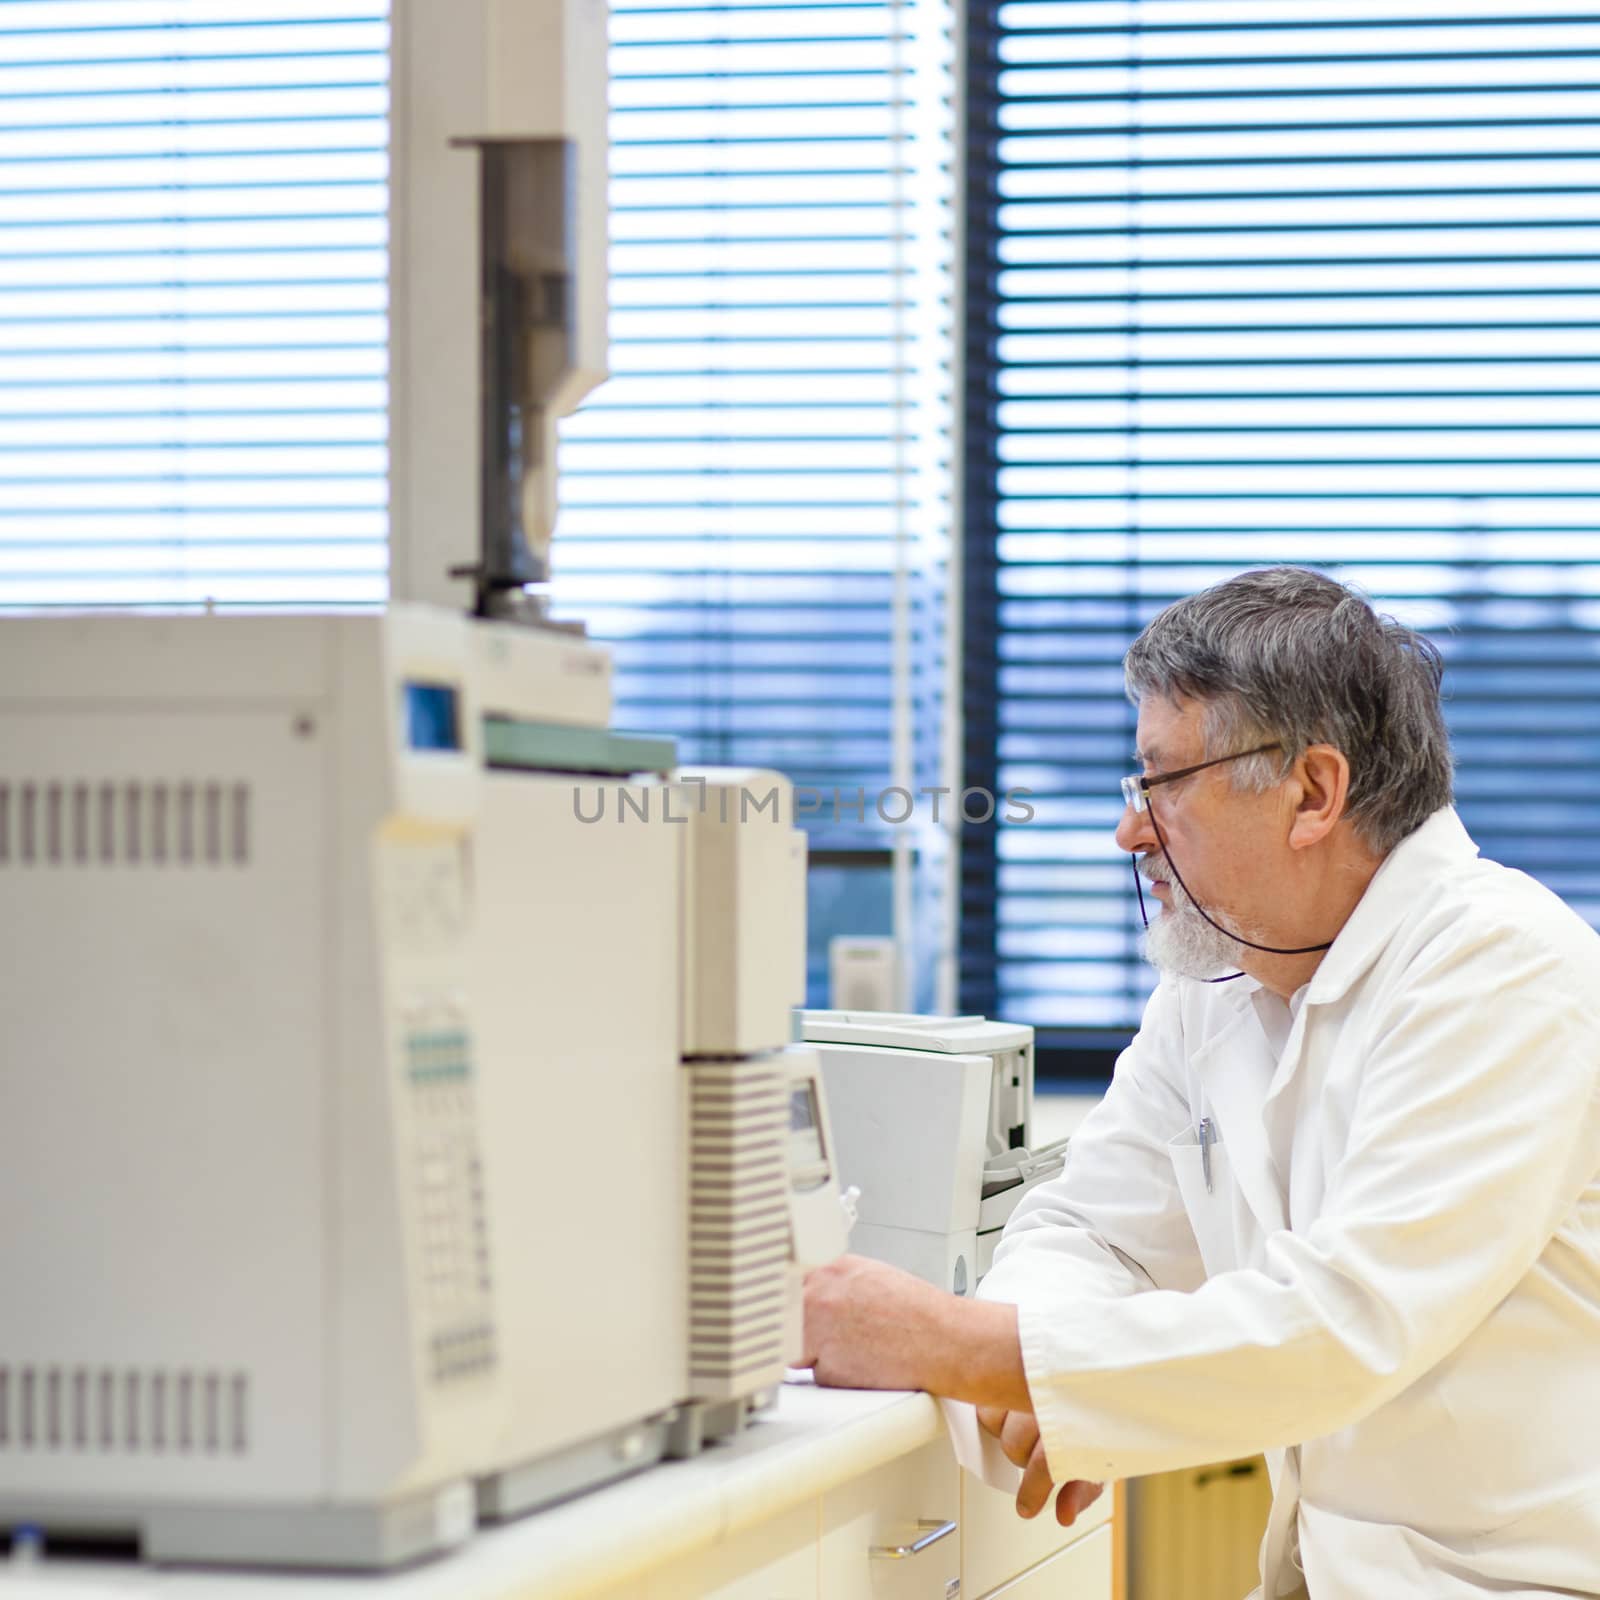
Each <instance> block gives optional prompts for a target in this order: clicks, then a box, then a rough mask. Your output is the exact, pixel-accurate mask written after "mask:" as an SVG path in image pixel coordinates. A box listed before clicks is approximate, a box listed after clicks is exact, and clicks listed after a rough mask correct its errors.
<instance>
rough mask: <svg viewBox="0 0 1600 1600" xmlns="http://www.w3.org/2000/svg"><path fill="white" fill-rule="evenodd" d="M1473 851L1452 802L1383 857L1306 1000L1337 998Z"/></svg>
mask: <svg viewBox="0 0 1600 1600" xmlns="http://www.w3.org/2000/svg"><path fill="white" fill-rule="evenodd" d="M1477 854H1478V847H1477V845H1475V844H1474V843H1473V842H1472V839H1471V836H1470V835H1469V834H1468V833H1467V830H1466V829H1465V828H1464V827H1463V826H1462V825H1461V819H1460V817H1458V816H1457V815H1456V813H1455V808H1454V807H1453V806H1444V807H1443V808H1441V809H1440V810H1438V811H1435V812H1434V814H1433V815H1432V816H1431V817H1429V818H1428V820H1427V821H1426V822H1424V823H1423V824H1422V826H1421V827H1420V828H1418V829H1417V830H1416V832H1415V833H1411V834H1408V835H1407V836H1406V837H1405V838H1404V839H1402V840H1401V841H1400V843H1399V844H1397V845H1396V846H1395V847H1394V849H1393V850H1391V851H1390V852H1389V854H1388V855H1387V856H1386V857H1385V858H1384V860H1383V863H1382V865H1380V866H1379V868H1378V870H1377V871H1376V872H1375V873H1374V874H1373V877H1372V882H1371V883H1369V884H1368V885H1367V892H1366V893H1365V894H1364V895H1362V897H1361V899H1360V900H1359V901H1357V903H1356V908H1355V910H1354V911H1352V912H1351V913H1350V916H1349V918H1348V920H1347V921H1346V922H1345V925H1344V927H1342V928H1341V929H1340V930H1339V934H1338V937H1337V938H1336V939H1335V940H1334V941H1333V948H1332V949H1330V950H1329V951H1328V953H1327V955H1325V956H1324V957H1323V958H1322V964H1321V966H1319V967H1318V968H1317V970H1316V972H1315V974H1314V975H1313V976H1312V979H1311V985H1310V987H1309V989H1308V990H1307V991H1306V998H1305V1004H1306V1005H1308V1006H1312V1005H1326V1004H1328V1003H1329V1002H1330V1001H1335V1000H1342V999H1343V998H1344V996H1345V994H1346V993H1347V992H1348V991H1349V989H1350V987H1351V985H1352V984H1354V983H1355V982H1356V980H1357V979H1358V978H1360V977H1361V976H1362V975H1363V974H1364V973H1365V972H1366V971H1367V969H1368V968H1369V967H1370V966H1371V965H1372V963H1373V962H1374V961H1376V960H1377V959H1378V956H1379V955H1380V954H1381V953H1382V951H1383V948H1384V946H1385V945H1386V944H1387V943H1388V942H1389V940H1390V939H1391V938H1392V937H1393V935H1394V932H1395V929H1396V928H1398V927H1399V926H1400V924H1401V923H1402V922H1403V921H1404V920H1405V918H1406V916H1407V915H1408V914H1409V913H1410V912H1412V911H1413V910H1415V908H1416V905H1417V902H1418V901H1419V900H1421V899H1423V898H1425V897H1426V896H1427V894H1428V892H1429V891H1430V890H1431V889H1432V888H1434V887H1435V886H1437V885H1438V884H1439V883H1440V882H1441V881H1442V880H1443V879H1445V878H1447V877H1449V876H1450V875H1451V874H1452V873H1453V872H1456V871H1458V870H1459V869H1460V868H1461V867H1463V866H1465V865H1466V864H1467V863H1468V862H1470V861H1472V860H1473V859H1474V858H1475V857H1476V856H1477Z"/></svg>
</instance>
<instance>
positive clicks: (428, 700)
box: [404, 681, 461, 750]
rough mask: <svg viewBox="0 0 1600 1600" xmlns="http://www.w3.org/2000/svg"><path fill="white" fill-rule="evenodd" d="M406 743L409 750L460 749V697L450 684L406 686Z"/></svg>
mask: <svg viewBox="0 0 1600 1600" xmlns="http://www.w3.org/2000/svg"><path fill="white" fill-rule="evenodd" d="M404 710H405V726H406V744H407V746H408V747H409V748H411V749H412V750H459V749H460V748H461V717H460V696H459V695H458V694H457V693H456V689H455V685H454V684H449V683H417V682H414V681H408V682H407V683H406V685H405V703H404Z"/></svg>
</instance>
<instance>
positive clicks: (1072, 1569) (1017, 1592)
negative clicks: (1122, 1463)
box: [971, 1489, 1112, 1600]
mask: <svg viewBox="0 0 1600 1600" xmlns="http://www.w3.org/2000/svg"><path fill="white" fill-rule="evenodd" d="M1102 1498H1104V1499H1106V1500H1109V1499H1110V1498H1111V1491H1110V1490H1109V1489H1107V1490H1106V1492H1105V1494H1104V1496H1103V1497H1102ZM1093 1509H1095V1510H1098V1509H1099V1507H1098V1505H1096V1506H1095V1507H1094V1508H1093ZM1079 1521H1082V1518H1079ZM1063 1531H1064V1532H1076V1531H1077V1530H1076V1529H1070V1530H1069V1529H1064V1530H1063ZM1111 1539H1112V1534H1111V1529H1110V1528H1108V1527H1106V1525H1105V1524H1104V1523H1102V1524H1101V1525H1100V1526H1099V1527H1098V1528H1096V1529H1095V1530H1094V1532H1093V1533H1087V1534H1085V1535H1084V1536H1083V1538H1081V1539H1079V1540H1078V1542H1077V1543H1076V1544H1074V1545H1072V1546H1070V1547H1069V1548H1068V1549H1066V1550H1063V1551H1062V1552H1061V1554H1060V1555H1058V1556H1057V1557H1055V1559H1054V1560H1052V1561H1047V1562H1045V1564H1044V1565H1043V1566H1042V1567H1035V1568H1034V1569H1033V1571H1032V1572H1027V1573H1024V1574H1023V1575H1022V1576H1021V1577H1020V1578H1018V1579H1017V1581H1016V1582H1015V1583H1008V1584H1006V1586H1005V1587H1004V1588H1002V1589H993V1590H991V1591H990V1592H989V1594H988V1595H983V1594H981V1593H980V1594H975V1595H973V1596H972V1597H971V1600H1111V1557H1112V1545H1111Z"/></svg>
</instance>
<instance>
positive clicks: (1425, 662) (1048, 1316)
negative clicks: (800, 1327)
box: [806, 568, 1600, 1600]
mask: <svg viewBox="0 0 1600 1600" xmlns="http://www.w3.org/2000/svg"><path fill="white" fill-rule="evenodd" d="M1125 666H1126V675H1127V682H1128V688H1129V693H1130V695H1131V696H1132V698H1133V699H1134V700H1135V701H1136V703H1137V705H1138V750H1137V752H1136V755H1137V760H1138V763H1139V766H1140V769H1141V770H1140V771H1139V772H1138V773H1137V774H1135V775H1132V776H1130V777H1129V778H1128V779H1127V780H1125V782H1124V785H1123V790H1124V796H1125V799H1126V807H1125V809H1124V811H1123V814H1122V820H1121V822H1120V823H1119V824H1118V827H1117V834H1116V837H1117V842H1118V844H1119V845H1120V846H1121V848H1123V849H1124V850H1127V851H1128V852H1130V853H1131V854H1133V855H1134V856H1135V857H1136V862H1135V867H1136V870H1137V872H1138V873H1139V874H1140V876H1141V877H1142V878H1143V879H1144V880H1145V882H1146V883H1148V884H1149V886H1150V888H1149V893H1150V894H1151V895H1152V896H1153V897H1154V899H1155V900H1156V901H1157V902H1159V904H1160V907H1161V910H1160V914H1159V916H1158V918H1157V919H1156V921H1155V923H1154V926H1152V927H1151V929H1150V932H1149V935H1148V945H1147V953H1148V955H1149V956H1150V958H1151V959H1152V960H1153V961H1154V963H1155V964H1156V965H1157V966H1158V967H1159V968H1161V972H1162V975H1161V979H1160V982H1159V985H1158V986H1157V988H1156V991H1155V993H1154V995H1153V996H1152V998H1151V1000H1150V1002H1149V1006H1148V1008H1147V1009H1146V1011H1145V1014H1144V1020H1143V1022H1142V1024H1141V1026H1140V1029H1139V1032H1138V1034H1137V1035H1136V1036H1135V1038H1134V1040H1133V1042H1132V1043H1131V1044H1130V1045H1129V1047H1128V1049H1127V1050H1126V1051H1125V1052H1124V1053H1123V1055H1122V1057H1121V1058H1120V1060H1119V1061H1118V1063H1117V1068H1116V1073H1115V1076H1114V1078H1113V1081H1112V1084H1111V1087H1110V1089H1109V1090H1108V1091H1107V1093H1106V1096H1105V1099H1104V1101H1103V1102H1102V1103H1101V1104H1100V1105H1099V1106H1098V1107H1097V1108H1096V1110H1095V1111H1094V1112H1093V1113H1092V1114H1091V1116H1090V1117H1089V1118H1088V1120H1087V1121H1086V1122H1085V1123H1084V1125H1083V1127H1082V1129H1081V1130H1080V1131H1079V1133H1078V1134H1077V1135H1076V1137H1075V1138H1074V1139H1073V1141H1072V1145H1071V1148H1070V1159H1069V1161H1068V1163H1067V1169H1066V1171H1065V1173H1064V1174H1063V1176H1062V1177H1061V1178H1059V1179H1057V1180H1056V1181H1054V1182H1053V1183H1050V1184H1046V1185H1043V1186H1041V1187H1040V1188H1039V1189H1037V1190H1035V1191H1034V1192H1033V1193H1032V1194H1031V1195H1030V1196H1029V1197H1028V1199H1027V1200H1026V1201H1025V1202H1024V1203H1023V1204H1022V1205H1021V1206H1020V1207H1019V1208H1018V1210H1017V1212H1016V1214H1015V1216H1014V1217H1013V1219H1012V1221H1011V1223H1010V1225H1009V1226H1008V1228H1007V1230H1006V1235H1005V1239H1004V1241H1003V1243H1002V1244H1001V1246H1000V1248H999V1250H998V1252H997V1253H996V1256H995V1264H994V1268H993V1270H992V1271H991V1273H990V1274H989V1276H988V1278H987V1279H986V1280H985V1281H984V1284H983V1288H982V1298H981V1299H980V1300H978V1301H966V1300H960V1299H957V1298H955V1297H954V1296H951V1295H947V1294H944V1293H942V1292H940V1291H938V1290H936V1289H934V1288H932V1287H930V1286H929V1285H927V1284H924V1283H922V1282H921V1281H919V1280H917V1279H914V1278H911V1277H909V1276H907V1275H906V1274H904V1273H900V1272H897V1271H895V1270H894V1269H892V1268H889V1267H885V1266H882V1265H880V1264H878V1263H875V1262H868V1261H862V1260H860V1259H859V1258H852V1257H847V1258H845V1259H844V1260H843V1261H842V1262H839V1263H836V1264H834V1265H833V1266H831V1267H827V1268H824V1269H822V1270H821V1271H819V1272H817V1273H814V1274H813V1275H812V1276H811V1278H810V1280H809V1281H808V1283H807V1294H806V1337H807V1342H808V1349H809V1351H810V1353H811V1355H812V1358H813V1362H814V1366H815V1371H816V1375H817V1378H818V1381H819V1382H823V1383H833V1384H842V1385H852V1386H858V1387H879V1388H924V1389H928V1390H930V1391H932V1392H933V1393H936V1394H943V1395H949V1396H953V1397H955V1398H958V1399H965V1400H969V1401H972V1402H974V1403H975V1404H977V1405H978V1406H979V1408H980V1417H981V1419H982V1420H983V1422H984V1425H985V1426H986V1427H988V1428H989V1429H990V1430H991V1431H992V1432H995V1433H997V1434H998V1435H999V1437H1000V1439H1001V1441H1002V1443H1003V1445H1004V1446H1005V1449H1006V1453H1007V1454H1008V1455H1009V1456H1010V1457H1011V1459H1012V1460H1013V1461H1015V1462H1017V1463H1018V1465H1023V1466H1025V1468H1026V1470H1025V1472H1024V1475H1023V1481H1022V1487H1021V1489H1020V1491H1019V1493H1018V1497H1017V1504H1018V1509H1019V1511H1021V1512H1022V1513H1023V1514H1024V1515H1032V1514H1035V1513H1036V1512H1038V1511H1039V1510H1040V1509H1041V1508H1042V1507H1043V1506H1045V1505H1046V1504H1048V1503H1049V1500H1050V1497H1051V1492H1052V1485H1064V1486H1063V1487H1061V1488H1059V1489H1058V1490H1057V1491H1056V1493H1055V1500H1056V1510H1057V1515H1058V1516H1059V1517H1060V1518H1061V1520H1062V1521H1067V1522H1070V1521H1071V1520H1072V1518H1073V1516H1074V1515H1075V1514H1076V1512H1077V1510H1078V1509H1080V1508H1081V1506H1082V1505H1083V1504H1085V1503H1086V1502H1087V1500H1088V1499H1089V1498H1091V1497H1092V1495H1093V1493H1094V1492H1095V1484H1096V1483H1097V1481H1098V1480H1102V1479H1107V1478H1117V1477H1124V1476H1131V1475H1134V1474H1139V1473H1146V1472H1163V1471H1167V1470H1170V1469H1173V1468H1182V1467H1190V1466H1195V1465H1197V1464H1199V1463H1202V1462H1208V1461H1216V1460H1219V1459H1224V1458H1227V1457H1230V1456H1236V1455H1243V1454H1250V1453H1253V1452H1255V1451H1258V1450H1265V1451H1266V1452H1267V1456H1268V1461H1269V1464H1270V1467H1271V1472H1272V1479H1273V1485H1274V1491H1275V1493H1274V1501H1273V1508H1272V1514H1271V1516H1270V1518H1269V1521H1268V1525H1267V1532H1266V1537H1265V1539H1264V1540H1263V1543H1262V1550H1261V1561H1262V1591H1261V1592H1262V1593H1264V1594H1265V1595H1266V1596H1268V1597H1276V1596H1283V1595H1293V1594H1304V1593H1306V1592H1308V1591H1309V1595H1310V1597H1311V1600H1391V1597H1397V1596H1413V1595H1415V1596H1423V1595H1425V1596H1428V1597H1430V1600H1432V1597H1463V1600H1464V1597H1466V1596H1478V1595H1487V1594H1493V1595H1496V1596H1509V1595H1550V1594H1561V1595H1600V939H1597V938H1596V935H1595V934H1594V933H1593V932H1592V931H1591V930H1590V929H1589V928H1588V927H1587V926H1586V925H1585V924H1584V923H1583V922H1581V921H1580V920H1579V919H1578V917H1576V916H1575V915H1574V914H1573V913H1572V912H1571V911H1570V910H1569V909H1568V908H1567V907H1566V906H1565V905H1563V904H1562V902H1561V901H1560V900H1559V899H1557V898H1556V896H1555V895H1553V894H1551V893H1549V892H1548V891H1547V890H1545V889H1543V888H1541V887H1540V886H1539V885H1538V884H1536V883H1534V882H1533V881H1532V880H1530V879H1529V878H1527V877H1525V876H1523V875H1522V874H1521V873H1517V872H1513V871H1510V870H1508V869H1507V868H1504V867H1501V866H1497V865H1495V864H1494V863H1492V862H1488V861H1485V860H1482V859H1481V858H1479V856H1478V854H1477V850H1476V847H1475V846H1474V845H1473V843H1472V841H1471V840H1470V839H1469V838H1468V836H1467V834H1466V832H1465V830H1464V829H1463V828H1462V825H1461V823H1460V821H1459V820H1458V819H1457V817H1456V814H1455V812H1454V811H1453V810H1452V809H1451V803H1450V802H1451V762H1450V753H1449V746H1448V740H1447V736H1446V733H1445V729H1444V724H1443V719H1442V717H1441V714H1440V708H1439V683H1440V666H1439V657H1438V655H1437V653H1436V651H1435V650H1434V649H1433V648H1432V646H1431V645H1429V644H1428V643H1427V641H1426V640H1424V639H1422V638H1421V637H1419V636H1418V635H1417V634H1415V633H1413V632H1412V631H1410V630H1409V629H1406V628H1404V627H1401V626H1400V625H1399V624H1397V623H1396V622H1394V621H1393V620H1391V619H1387V618H1382V617H1379V616H1377V615H1375V614H1374V613H1373V611H1372V609H1371V608H1370V606H1368V605H1367V603H1366V602H1365V601H1364V600H1363V599H1362V598H1361V597H1360V596H1359V595H1358V594H1356V593H1355V592H1353V591H1352V590H1350V589H1347V588H1345V587H1344V586H1342V585H1340V584H1338V583H1335V582H1334V581H1333V580H1331V579H1329V578H1326V577H1323V576H1320V575H1318V574H1315V573H1311V572H1307V571H1303V570H1299V569H1295V568H1275V569H1271V570H1268V571H1262V572H1253V573H1247V574H1245V575H1244V576H1242V577H1239V578H1234V579H1232V580H1230V581H1228V582H1226V583H1222V584H1219V585H1217V586H1216V587H1215V588H1212V589H1208V590H1205V591H1204V592H1202V593H1200V594H1197V595H1194V596H1192V597H1191V598H1189V599H1187V600H1183V601H1180V602H1179V603H1178V604H1176V605H1173V606H1171V607H1169V608H1168V609H1167V610H1165V611H1163V612H1162V613H1161V614H1160V615H1159V616H1158V617H1157V618H1156V619H1155V620H1154V621H1153V622H1152V623H1151V624H1150V625H1149V627H1148V628H1146V629H1145V631H1144V632H1143V633H1142V634H1141V635H1140V636H1139V638H1138V639H1137V640H1136V641H1135V643H1134V646H1133V648H1132V649H1131V650H1130V651H1129V653H1128V657H1127V661H1126V663H1125ZM1597 718H1600V711H1597Z"/></svg>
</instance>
